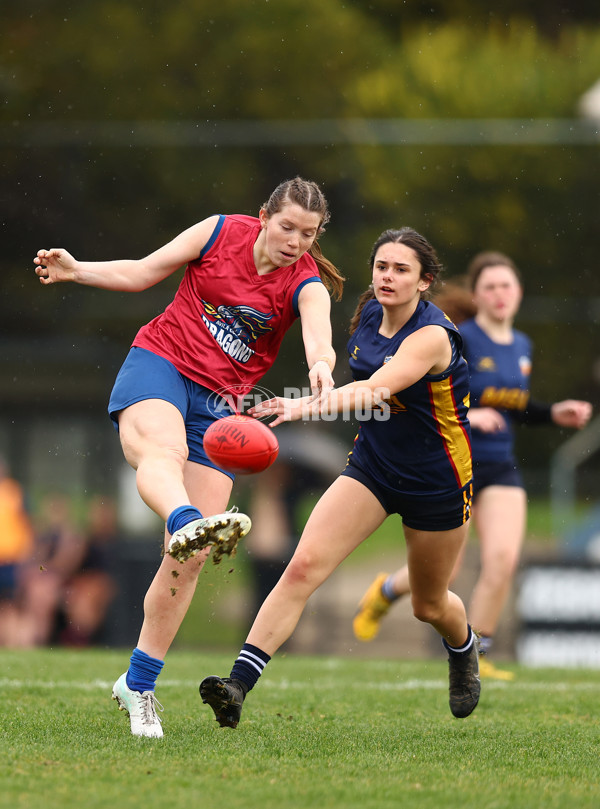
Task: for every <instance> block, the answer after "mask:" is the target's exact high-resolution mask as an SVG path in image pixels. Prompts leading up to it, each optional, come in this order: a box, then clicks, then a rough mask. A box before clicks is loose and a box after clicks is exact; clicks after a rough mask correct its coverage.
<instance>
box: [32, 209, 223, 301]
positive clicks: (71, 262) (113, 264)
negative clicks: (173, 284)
mask: <svg viewBox="0 0 600 809" xmlns="http://www.w3.org/2000/svg"><path fill="white" fill-rule="evenodd" d="M217 221H218V217H216V216H210V217H208V219H204V220H203V221H202V222H198V223H197V224H196V225H192V227H190V228H188V229H187V230H184V231H183V233H180V234H179V235H178V236H176V237H175V238H174V239H173V240H172V241H170V242H169V243H168V244H165V245H164V246H163V247H160V248H159V249H158V250H155V251H154V252H153V253H150V254H149V255H148V256H146V257H145V258H141V259H117V260H116V261H78V260H77V259H76V258H74V257H73V256H72V255H71V254H70V253H68V252H67V251H66V250H64V249H63V248H60V247H54V248H52V249H51V250H38V253H37V256H36V257H35V258H34V260H33V263H34V264H35V265H36V267H35V272H36V275H38V276H39V279H40V282H41V283H42V284H56V283H60V282H64V281H73V282H75V283H77V284H83V285H84V286H92V287H98V288H100V289H112V290H118V291H121V292H141V291H142V290H144V289H148V288H149V287H151V286H154V284H158V282H159V281H162V280H163V279H165V278H166V277H167V276H169V275H171V274H172V273H174V272H175V270H178V269H179V268H180V267H181V266H183V265H184V264H187V262H188V261H193V260H194V259H196V258H198V256H199V255H200V252H201V251H202V248H203V247H204V246H205V245H206V243H207V242H208V240H209V239H210V237H211V235H212V232H213V230H214V229H215V225H216V223H217Z"/></svg>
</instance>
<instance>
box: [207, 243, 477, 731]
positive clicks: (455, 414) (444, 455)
mask: <svg viewBox="0 0 600 809" xmlns="http://www.w3.org/2000/svg"><path fill="white" fill-rule="evenodd" d="M370 267H371V269H372V274H373V283H372V286H371V287H370V288H369V290H368V291H367V292H366V293H365V294H364V295H363V296H362V297H361V299H360V301H359V306H358V309H357V312H356V313H355V316H354V318H353V321H352V324H351V337H350V341H349V342H348V352H349V355H350V367H351V369H352V373H353V377H354V381H353V382H351V383H350V384H348V385H344V386H343V387H341V388H339V389H337V390H336V389H334V390H333V391H331V393H330V394H329V396H328V397H327V399H326V400H322V401H321V402H311V401H310V399H309V398H308V397H304V398H301V399H283V398H277V399H273V400H270V401H267V402H263V403H261V404H260V405H258V406H257V407H255V408H253V409H252V410H251V411H250V412H251V413H253V414H254V415H260V416H269V415H275V416H276V418H275V420H274V421H273V422H272V424H273V426H276V425H277V424H279V423H281V422H283V421H293V420H296V419H300V418H303V417H313V416H315V415H320V414H335V413H337V414H340V415H341V414H342V413H343V412H344V411H345V410H347V411H350V412H354V411H355V409H358V410H362V409H365V408H366V409H367V412H366V415H369V411H370V416H371V417H370V418H366V419H364V418H362V413H361V421H360V427H359V431H358V436H357V438H356V440H355V442H354V446H353V449H352V451H351V453H350V455H349V458H348V464H347V467H346V469H345V470H344V472H343V473H342V474H341V475H340V476H339V477H338V478H337V479H336V480H335V481H334V483H333V484H332V485H331V486H330V487H329V489H327V491H326V492H325V493H324V494H323V496H322V497H321V499H320V500H319V502H318V503H317V505H316V506H315V508H314V510H313V512H312V514H311V516H310V518H309V520H308V522H307V524H306V527H305V529H304V532H303V534H302V537H301V539H300V542H299V544H298V547H297V550H296V552H295V553H294V556H293V557H292V559H291V561H290V563H289V564H288V566H287V568H286V570H285V571H284V573H283V575H282V576H281V578H280V580H279V582H278V583H277V585H276V586H275V587H274V589H273V590H272V591H271V593H270V595H269V596H268V597H267V599H266V600H265V602H264V604H263V606H262V607H261V609H260V611H259V613H258V615H257V617H256V619H255V621H254V624H253V626H252V628H251V630H250V633H249V635H248V638H247V641H246V643H245V644H244V646H243V648H242V650H241V652H240V654H239V656H238V658H237V660H236V661H235V663H234V666H233V669H232V671H231V674H230V676H229V677H226V678H220V677H216V676H211V677H207V678H205V679H204V680H203V681H202V683H201V685H200V694H201V697H202V699H203V701H204V702H205V703H208V704H209V705H210V706H211V708H212V709H213V711H214V713H215V716H216V718H217V721H218V722H219V724H220V725H221V726H228V727H236V726H237V724H238V721H239V718H240V714H241V710H242V703H243V700H244V698H245V696H246V694H247V692H248V691H249V690H250V689H251V688H252V687H253V686H254V685H255V683H256V682H257V680H258V677H259V676H260V674H261V672H262V670H263V669H264V667H265V665H266V664H267V662H268V661H269V660H270V658H271V656H272V655H273V654H274V653H275V651H276V650H277V649H278V648H279V647H280V646H281V644H282V643H283V642H284V641H285V640H287V638H288V637H289V636H290V635H291V634H292V632H293V631H294V628H295V626H296V624H297V622H298V620H299V618H300V615H301V613H302V611H303V609H304V606H305V604H306V602H307V600H308V599H309V597H310V596H311V594H312V593H313V592H314V591H315V590H316V589H317V588H318V587H319V586H320V585H321V584H322V583H323V582H324V581H325V580H326V579H327V578H328V576H330V575H331V573H332V572H333V571H334V570H335V569H336V568H337V566H338V565H339V564H340V563H341V562H342V561H343V560H344V559H345V558H346V557H347V556H348V555H349V554H350V553H352V551H353V550H354V549H355V548H356V547H357V546H358V545H359V544H360V543H361V542H363V541H364V540H365V539H367V537H369V536H370V535H371V534H372V533H373V531H375V530H376V529H377V528H378V527H379V526H380V525H381V523H382V522H383V521H384V520H385V519H386V517H387V516H388V515H389V514H394V513H399V514H400V515H401V516H402V521H403V527H404V535H405V538H406V545H407V549H408V563H409V569H410V579H411V585H412V604H413V611H414V614H415V616H416V617H417V618H419V619H420V620H421V621H425V622H427V623H429V624H431V625H432V626H433V627H434V628H435V629H436V630H437V631H438V633H439V634H440V635H441V636H442V640H443V644H444V646H445V648H446V650H447V652H448V659H449V677H450V709H451V711H452V714H453V715H454V716H456V717H459V718H462V717H466V716H468V715H469V714H470V713H471V712H472V711H473V710H474V708H475V706H476V705H477V703H478V701H479V692H480V682H479V672H478V656H477V644H476V643H475V636H474V633H473V632H472V631H471V628H470V626H469V625H468V623H467V617H466V613H465V607H464V605H463V603H462V601H461V600H460V598H459V597H458V596H457V595H455V594H454V593H452V592H450V591H449V589H448V584H449V581H450V576H451V574H452V570H453V568H454V565H455V563H456V560H457V558H458V556H459V554H460V552H461V549H462V547H463V543H464V541H465V537H466V534H467V524H468V520H469V510H470V503H471V447H470V437H469V423H468V419H467V408H468V404H469V381H468V370H467V366H466V362H465V360H464V359H463V356H462V353H461V349H462V339H461V337H460V334H459V333H458V330H457V328H456V327H455V326H454V325H453V324H452V323H451V322H450V320H449V319H448V318H447V317H446V316H445V315H444V313H443V312H442V311H441V310H440V309H438V308H437V307H436V306H434V305H433V304H432V303H430V302H429V301H427V300H424V298H425V297H426V295H427V293H428V291H429V290H430V288H431V287H432V286H433V285H434V283H435V281H436V280H437V278H438V276H439V273H440V270H441V267H440V264H439V261H438V259H437V256H436V254H435V251H434V250H433V248H432V247H431V245H430V244H429V243H428V242H427V241H426V240H425V239H424V238H423V237H422V236H421V235H419V234H418V233H416V232H415V231H414V230H412V229H410V228H402V229H401V230H386V231H385V232H384V233H383V234H382V235H381V236H380V237H379V239H378V240H377V241H376V242H375V245H374V247H373V250H372V253H371V258H370Z"/></svg>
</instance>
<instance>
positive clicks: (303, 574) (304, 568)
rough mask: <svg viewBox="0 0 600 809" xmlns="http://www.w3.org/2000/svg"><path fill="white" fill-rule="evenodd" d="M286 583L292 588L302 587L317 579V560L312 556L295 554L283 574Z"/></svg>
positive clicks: (300, 553)
mask: <svg viewBox="0 0 600 809" xmlns="http://www.w3.org/2000/svg"><path fill="white" fill-rule="evenodd" d="M284 576H285V579H286V582H287V583H288V584H289V585H290V586H292V587H298V586H299V587H302V586H304V585H307V584H310V583H312V582H313V580H315V579H317V578H318V576H317V560H316V559H315V558H314V557H313V556H312V554H309V553H305V552H296V553H295V554H294V556H293V557H292V560H291V561H290V563H289V564H288V566H287V568H286V569H285V573H284Z"/></svg>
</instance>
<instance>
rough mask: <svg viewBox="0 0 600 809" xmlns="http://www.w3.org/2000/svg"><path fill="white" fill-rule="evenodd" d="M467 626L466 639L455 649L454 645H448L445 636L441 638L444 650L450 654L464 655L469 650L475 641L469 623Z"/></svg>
mask: <svg viewBox="0 0 600 809" xmlns="http://www.w3.org/2000/svg"><path fill="white" fill-rule="evenodd" d="M467 628H468V630H469V634H468V635H467V640H466V641H465V643H464V646H461V647H460V648H458V649H455V648H454V646H450V644H449V643H448V642H447V641H446V639H445V638H442V643H443V644H444V646H445V648H446V650H447V651H448V652H449V653H450V654H452V655H464V654H468V652H470V651H471V647H472V646H473V644H474V643H475V633H474V632H473V630H472V629H471V626H470V624H467Z"/></svg>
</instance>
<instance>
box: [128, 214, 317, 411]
mask: <svg viewBox="0 0 600 809" xmlns="http://www.w3.org/2000/svg"><path fill="white" fill-rule="evenodd" d="M259 232H260V222H259V220H258V219H257V218H255V217H253V216H242V215H235V216H220V217H219V221H218V223H217V226H216V227H215V230H214V232H213V234H212V236H211V238H210V239H209V241H208V243H207V244H206V246H205V247H204V249H203V251H202V253H201V255H200V257H199V258H198V259H196V260H195V261H191V262H190V263H189V264H188V265H187V267H186V269H185V273H184V276H183V279H182V281H181V284H180V285H179V289H178V290H177V293H176V295H175V298H174V299H173V301H172V303H170V304H169V305H168V306H167V308H166V309H165V311H164V312H163V313H162V314H161V315H159V316H158V317H156V318H154V320H152V321H150V323H148V324H147V325H146V326H143V327H142V328H141V329H140V330H139V332H138V333H137V335H136V337H135V340H134V341H133V345H134V346H139V347H140V348H145V349H147V350H148V351H152V352H153V353H155V354H158V355H159V356H161V357H164V358H165V359H167V360H169V362H172V363H173V365H174V366H175V367H176V368H177V370H178V371H179V372H180V373H182V374H183V375H184V376H186V377H188V378H189V379H192V380H193V381H194V382H198V383H199V384H200V385H203V386H204V387H206V388H208V389H209V390H213V391H221V392H223V391H227V392H230V393H233V394H235V395H240V396H243V395H244V394H246V393H249V392H250V391H251V390H252V388H253V387H254V385H255V384H256V383H257V382H258V380H259V379H260V378H261V377H262V376H263V375H264V374H265V373H266V371H268V369H269V368H270V367H271V365H273V363H274V361H275V358H276V356H277V352H278V350H279V346H280V345H281V341H282V340H283V336H284V334H285V333H286V331H287V330H288V329H289V328H290V326H291V325H292V323H293V322H294V320H295V319H296V318H297V317H298V315H299V312H298V295H299V293H300V290H301V288H302V287H303V286H304V285H305V284H306V283H309V282H313V281H318V282H320V281H321V278H320V276H319V272H318V269H317V265H316V263H315V261H314V259H313V258H312V256H310V255H309V254H308V253H305V254H304V255H303V256H301V258H300V259H299V260H298V261H296V262H295V263H294V264H292V265H290V266H289V267H279V268H278V269H276V270H273V271H272V272H270V273H267V274H266V275H258V273H257V271H256V267H255V264H254V259H253V254H252V249H253V247H254V242H255V241H256V239H257V237H258V234H259Z"/></svg>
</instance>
